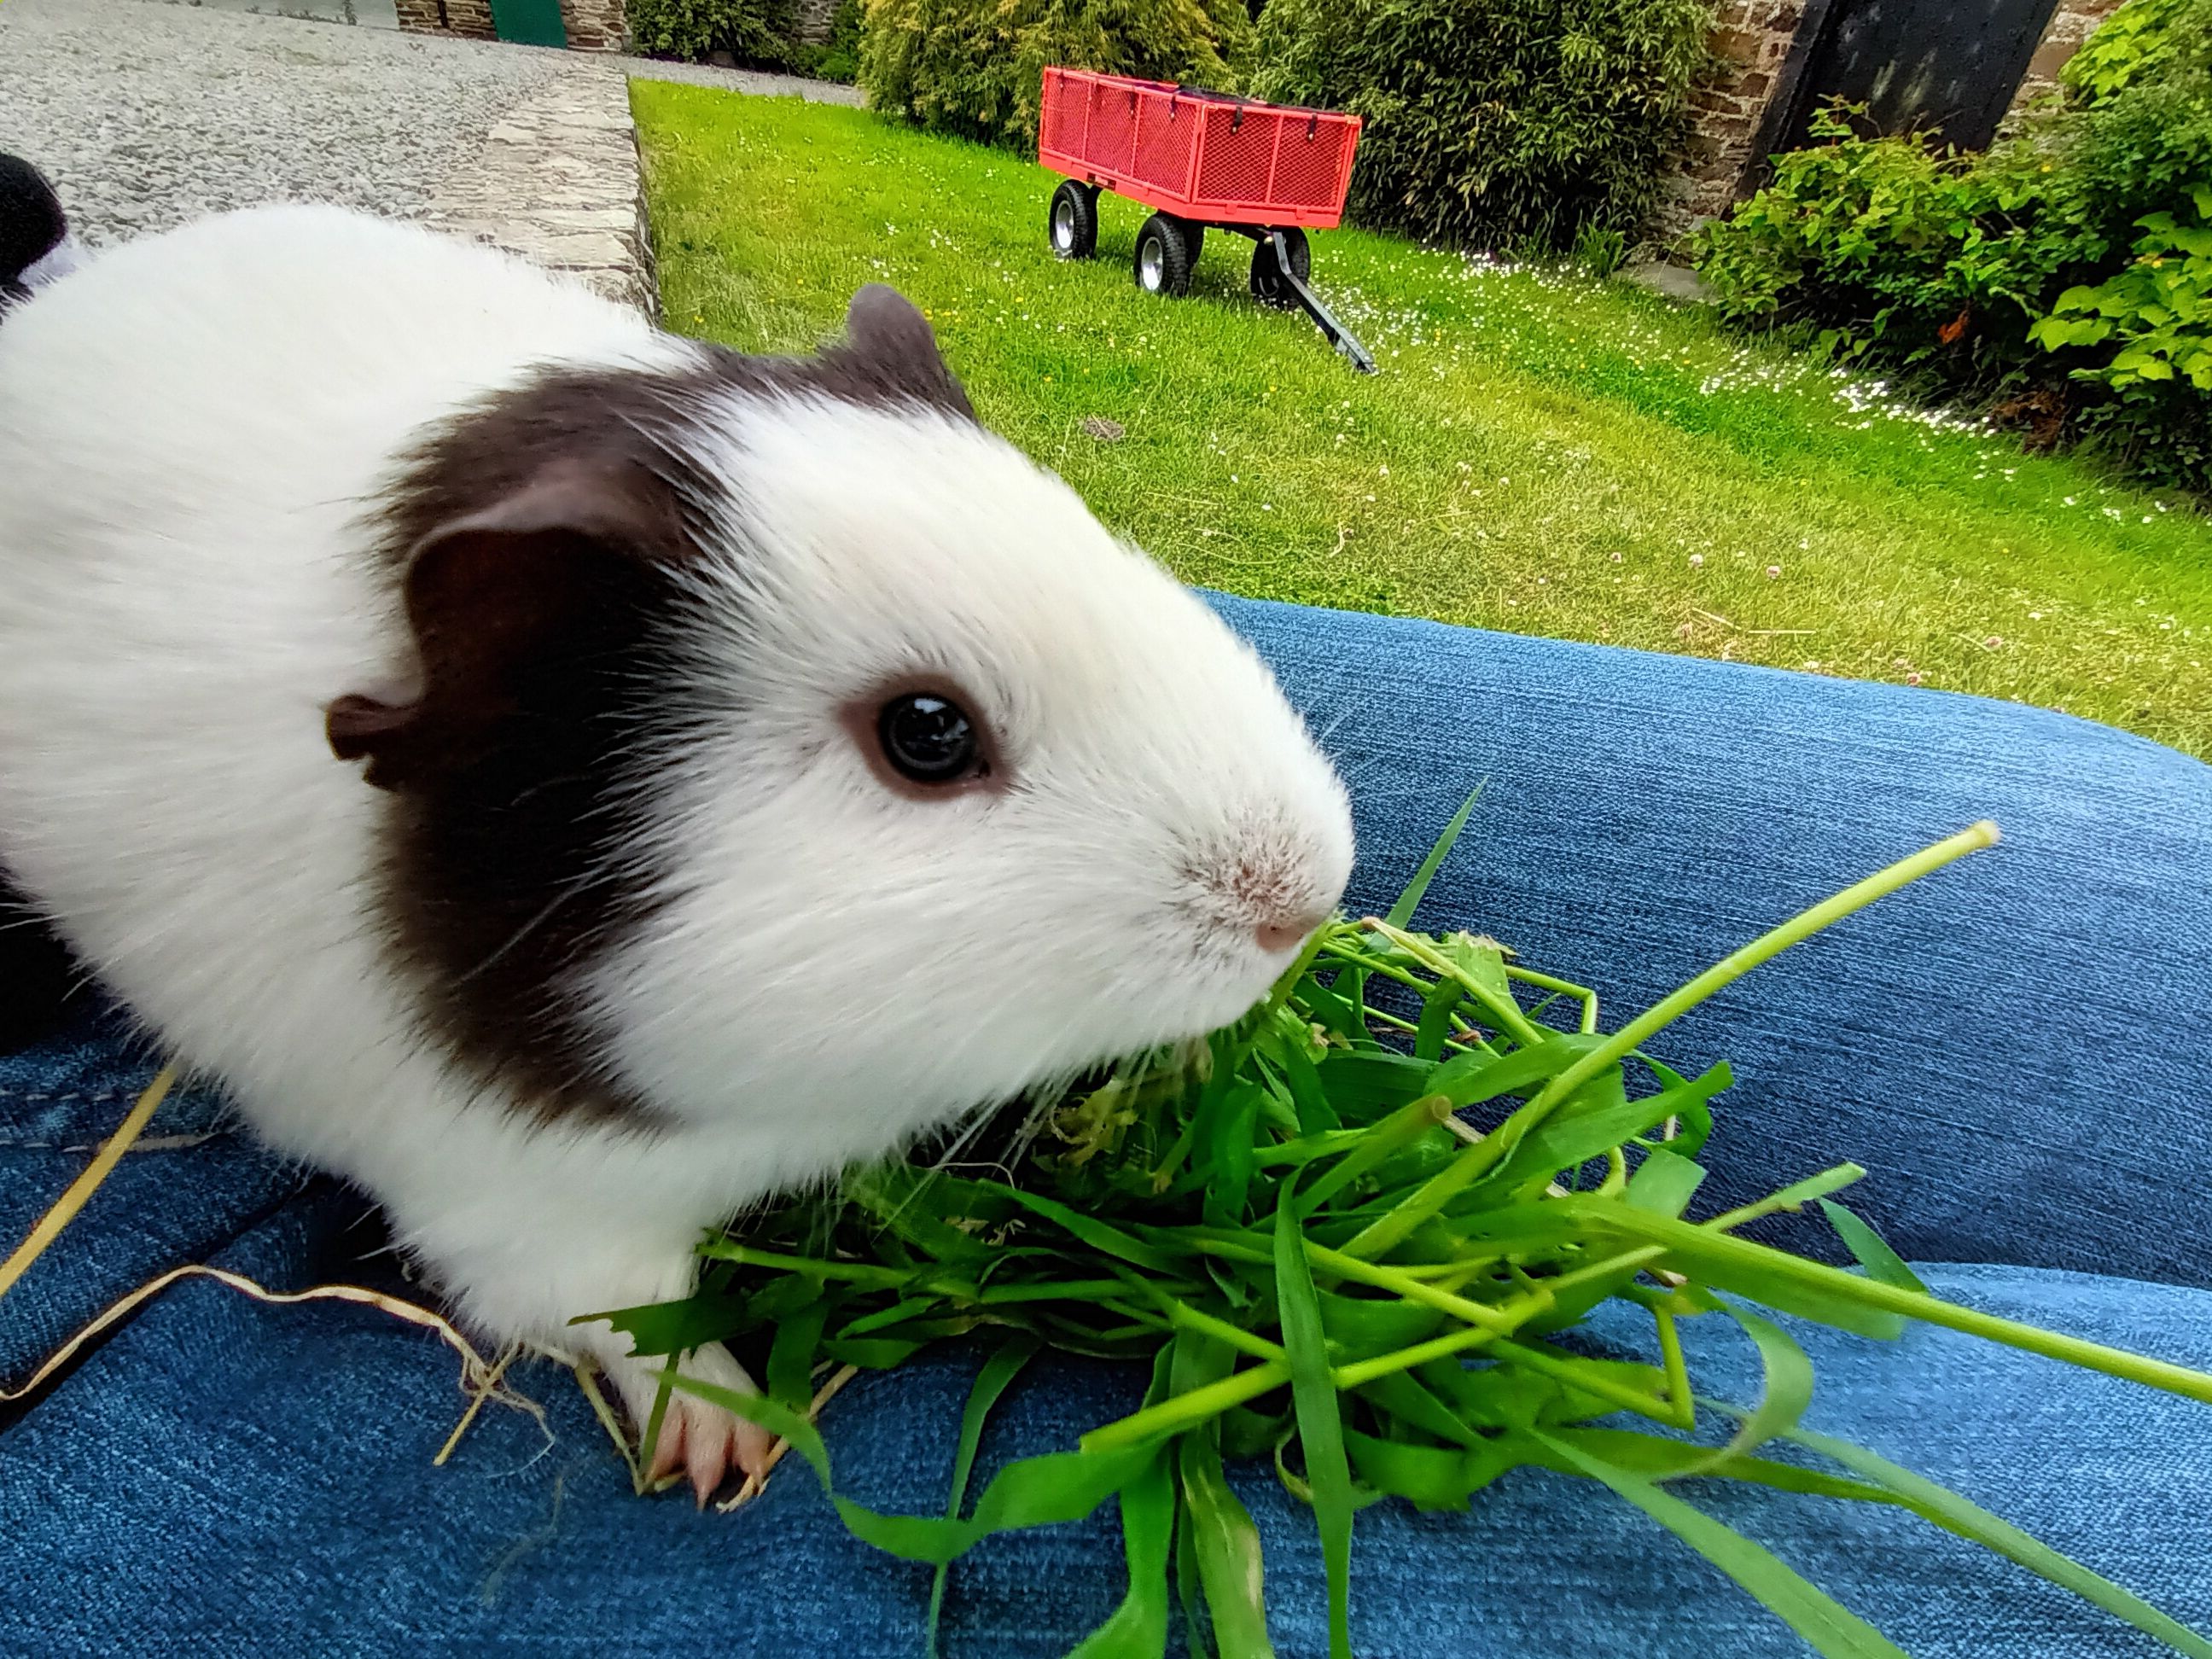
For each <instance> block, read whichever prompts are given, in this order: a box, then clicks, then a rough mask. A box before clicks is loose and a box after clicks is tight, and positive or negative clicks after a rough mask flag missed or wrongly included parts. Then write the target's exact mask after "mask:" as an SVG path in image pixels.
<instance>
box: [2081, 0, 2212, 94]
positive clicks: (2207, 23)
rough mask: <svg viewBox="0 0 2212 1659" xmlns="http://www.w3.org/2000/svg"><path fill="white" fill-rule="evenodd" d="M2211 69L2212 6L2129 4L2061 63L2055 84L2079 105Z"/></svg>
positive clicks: (2178, 1) (2194, 1)
mask: <svg viewBox="0 0 2212 1659" xmlns="http://www.w3.org/2000/svg"><path fill="white" fill-rule="evenodd" d="M2208 66H2212V6H2208V5H2207V4H2205V3H2204V0H2130V3H2129V4H2127V5H2124V6H2122V7H2121V8H2120V9H2118V11H2116V12H2114V13H2113V14H2112V15H2111V16H2110V17H2108V18H2106V20H2105V21H2104V24H2103V25H2102V27H2100V28H2099V29H2098V30H2097V32H2096V33H2094V34H2092V35H2091V36H2090V37H2089V38H2088V40H2087V41H2085V42H2084V43H2083V44H2082V46H2081V50H2080V51H2079V52H2075V54H2074V55H2073V56H2072V57H2071V58H2068V59H2067V60H2066V67H2065V68H2064V69H2063V70H2060V71H2059V73H2058V82H2059V84H2060V85H2061V86H2063V88H2065V89H2066V93H2067V95H2068V96H2069V98H2071V99H2072V100H2074V101H2075V102H2076V103H2079V104H2096V103H2102V102H2104V101H2105V100H2107V99H2109V98H2111V97H2112V96H2113V95H2114V94H2118V93H2121V92H2124V91H2126V90H2127V88H2129V87H2130V86H2133V85H2135V84H2136V82H2138V81H2146V82H2147V81H2149V80H2153V79H2154V78H2156V77H2158V76H2162V75H2166V74H2171V73H2173V72H2175V71H2181V72H2187V71H2188V70H2191V69H2194V70H2203V69H2205V68H2206V67H2208Z"/></svg>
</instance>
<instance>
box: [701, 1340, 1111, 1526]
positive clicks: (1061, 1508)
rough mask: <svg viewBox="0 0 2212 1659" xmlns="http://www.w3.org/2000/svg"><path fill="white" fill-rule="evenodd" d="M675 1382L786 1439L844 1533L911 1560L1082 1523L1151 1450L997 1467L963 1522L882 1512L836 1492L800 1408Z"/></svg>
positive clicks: (1059, 1455) (1047, 1457) (1052, 1455)
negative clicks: (1022, 1531)
mask: <svg viewBox="0 0 2212 1659" xmlns="http://www.w3.org/2000/svg"><path fill="white" fill-rule="evenodd" d="M676 1386H677V1387H678V1388H679V1389H683V1390H684V1392H685V1393H686V1394H690V1395H697V1396H698V1397H699V1398H700V1399H702V1400H705V1401H711V1402H712V1403H714V1405H717V1406H720V1407H722V1408H723V1410H725V1411H726V1412H729V1413H732V1415H734V1416H738V1417H742V1418H744V1419H745V1420H746V1421H748V1422H750V1423H757V1424H759V1425H761V1426H762V1427H763V1428H764V1429H766V1430H767V1431H769V1433H771V1434H775V1435H781V1437H783V1438H784V1439H786V1440H788V1441H789V1442H790V1443H791V1449H792V1450H793V1451H795V1452H797V1453H798V1454H799V1455H800V1456H801V1457H802V1458H804V1459H805V1460H806V1464H807V1467H808V1468H811V1469H812V1470H813V1471H814V1474H815V1478H816V1479H817V1480H819V1481H821V1483H822V1490H823V1492H827V1493H829V1501H830V1502H831V1503H832V1504H835V1505H836V1510H837V1514H838V1516H839V1517H840V1518H841V1519H842V1520H843V1522H845V1528H846V1530H847V1531H848V1532H850V1533H851V1534H853V1535H854V1537H855V1538H858V1539H859V1540H860V1541H861V1542H862V1543H864V1544H872V1545H873V1546H874V1547H876V1548H878V1549H879V1550H881V1551H883V1552H884V1553H885V1554H886V1555H896V1556H898V1557H899V1558H900V1559H902V1560H908V1561H928V1562H933V1563H934V1562H939V1561H951V1560H954V1559H957V1558H958V1557H959V1556H961V1555H963V1554H965V1553H967V1552H968V1551H969V1550H970V1549H973V1548H974V1547H975V1546H976V1545H977V1544H979V1543H981V1541H983V1540H984V1539H986V1538H988V1537H989V1536H990V1535H991V1534H993V1533H995V1532H1011V1531H1013V1530H1015V1529H1016V1528H1022V1527H1048V1526H1053V1525H1055V1524H1057V1523H1058V1522H1063V1521H1080V1520H1082V1519H1083V1518H1084V1517H1085V1516H1088V1515H1090V1514H1091V1512H1092V1511H1093V1510H1096V1509H1097V1507H1098V1506H1099V1505H1100V1504H1103V1503H1104V1502H1105V1501H1106V1500H1107V1499H1108V1498H1111V1497H1112V1496H1114V1494H1115V1493H1116V1492H1120V1491H1121V1490H1122V1489H1123V1488H1124V1487H1126V1486H1128V1484H1129V1483H1130V1482H1131V1481H1132V1480H1135V1479H1136V1478H1137V1477H1138V1476H1139V1475H1140V1474H1143V1473H1144V1472H1145V1469H1146V1466H1147V1465H1149V1464H1150V1463H1151V1462H1152V1458H1153V1455H1154V1450H1153V1449H1152V1447H1150V1446H1148V1445H1137V1446H1131V1447H1122V1448H1120V1449H1115V1450H1110V1451H1104V1452H1082V1451H1074V1452H1047V1453H1045V1454H1044V1455H1042V1456H1038V1457H1024V1458H1022V1459H1020V1460H1019V1461H1018V1462H1012V1463H1009V1464H1007V1465H1006V1468H1003V1469H1000V1471H999V1473H998V1474H996V1475H995V1476H994V1477H993V1479H992V1480H991V1484H990V1485H989V1486H986V1487H985V1488H984V1489H983V1495H982V1497H981V1498H979V1499H977V1500H976V1504H975V1510H974V1512H973V1513H972V1514H970V1515H969V1516H968V1518H967V1519H966V1520H964V1521H956V1520H952V1519H950V1518H948V1517H946V1516H940V1515H885V1514H884V1513H883V1512H882V1511H881V1510H872V1509H870V1508H868V1507H867V1506H866V1504H856V1503H854V1501H853V1500H852V1499H851V1498H843V1497H840V1496H839V1495H838V1493H837V1490H836V1484H835V1482H834V1480H832V1478H831V1474H830V1469H829V1449H828V1448H827V1447H826V1446H824V1445H823V1443H822V1436H821V1433H820V1431H817V1429H816V1428H815V1426H814V1425H812V1424H811V1423H810V1422H808V1421H807V1420H806V1419H805V1417H804V1416H803V1415H802V1414H800V1413H798V1412H795V1411H793V1410H792V1409H791V1408H790V1407H787V1406H780V1405H778V1404H777V1403H776V1402H775V1401H773V1400H770V1399H769V1398H768V1397H767V1396H766V1395H754V1394H739V1393H738V1392H737V1391H736V1390H735V1389H725V1388H721V1387H720V1386H718V1385H717V1384H714V1383H704V1382H702V1381H700V1380H699V1379H698V1378H696V1377H690V1376H681V1375H679V1376H678V1377H677V1378H676Z"/></svg>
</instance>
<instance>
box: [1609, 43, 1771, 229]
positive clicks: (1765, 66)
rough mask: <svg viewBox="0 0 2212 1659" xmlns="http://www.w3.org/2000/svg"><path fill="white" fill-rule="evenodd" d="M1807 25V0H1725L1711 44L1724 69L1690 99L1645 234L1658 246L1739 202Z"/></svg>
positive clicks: (1713, 75)
mask: <svg viewBox="0 0 2212 1659" xmlns="http://www.w3.org/2000/svg"><path fill="white" fill-rule="evenodd" d="M1804 18H1805V6H1804V0H1722V3H1721V4H1720V6H1719V7H1718V8H1717V10H1716V12H1715V15H1714V18H1713V32H1712V34H1711V38H1710V43H1711V46H1712V48H1713V52H1714V53H1715V55H1716V56H1717V57H1718V58H1720V60H1721V67H1720V69H1719V70H1717V71H1716V72H1714V73H1713V74H1712V75H1710V76H1707V77H1706V80H1705V83H1704V84H1703V85H1701V86H1700V87H1699V88H1698V90H1697V91H1696V92H1695V93H1693V94H1692V95H1691V99H1690V132H1689V137H1688V138H1687V139H1686V141H1685V143H1684V144H1683V147H1682V153H1681V155H1680V157H1679V158H1678V159H1677V161H1676V162H1675V164H1674V167H1673V168H1672V169H1671V170H1670V171H1669V173H1668V176H1667V177H1666V178H1665V179H1662V181H1661V183H1660V194H1659V204H1658V206H1657V207H1656V209H1655V210H1653V213H1652V216H1651V222H1650V225H1649V226H1648V227H1647V228H1646V234H1647V235H1649V236H1650V239H1651V240H1653V241H1655V242H1656V243H1659V244H1660V245H1662V246H1666V245H1668V244H1669V243H1672V242H1674V241H1676V240H1680V237H1681V236H1682V235H1683V234H1684V233H1685V232H1686V231H1688V230H1690V229H1692V228H1693V227H1694V226H1695V225H1696V224H1697V223H1698V222H1699V220H1701V219H1707V218H1711V216H1714V215H1715V214H1718V213H1725V212H1727V211H1728V209H1729V204H1730V203H1732V202H1734V201H1735V195H1736V187H1737V185H1738V184H1739V183H1740V182H1741V179H1742V178H1743V175H1744V171H1745V169H1746V168H1747V167H1749V165H1750V164H1751V160H1752V146H1753V143H1754V141H1755V140H1756V139H1757V137H1758V136H1759V123H1760V122H1761V121H1762V120H1764V119H1765V116H1766V106H1767V105H1768V104H1769V103H1770V102H1771V100H1773V97H1774V94H1775V91H1776V89H1777V87H1778V82H1779V81H1780V78H1781V73H1782V66H1783V61H1784V59H1785V58H1788V57H1789V55H1790V45H1791V43H1792V42H1793V41H1795V40H1796V38H1797V30H1798V27H1799V25H1801V24H1802V22H1803V21H1804Z"/></svg>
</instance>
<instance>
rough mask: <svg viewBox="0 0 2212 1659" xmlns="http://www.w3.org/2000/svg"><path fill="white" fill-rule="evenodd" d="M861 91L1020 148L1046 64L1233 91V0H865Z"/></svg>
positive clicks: (1241, 33) (1239, 40)
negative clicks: (1106, 71) (1064, 65)
mask: <svg viewBox="0 0 2212 1659" xmlns="http://www.w3.org/2000/svg"><path fill="white" fill-rule="evenodd" d="M1252 44H1253V33H1252V22H1251V19H1250V17H1249V15H1247V14H1246V11H1245V7H1244V0H866V25H865V27H864V28H863V30H862V33H861V44H860V85H861V86H862V87H863V88H866V91H867V94H868V101H869V102H870V103H871V104H872V105H873V106H875V107H876V108H878V109H879V110H882V111H884V112H888V113H891V114H896V115H900V116H903V117H904V118H907V119H908V120H910V121H913V122H915V123H916V124H917V125H921V126H924V127H927V128H930V129H932V130H933V131H940V132H951V133H957V134H958V135H960V136H961V137H969V138H977V139H981V140H982V141H984V142H985V143H995V144H1003V145H1006V146H1007V147H1009V148H1011V149H1027V148H1030V146H1033V145H1034V144H1035V143H1036V123H1037V96H1038V91H1039V88H1040V87H1041V85H1042V79H1043V71H1044V68H1045V65H1046V64H1066V65H1068V66H1070V67H1073V68H1076V69H1092V70H1109V71H1111V72H1113V73H1115V74H1117V75H1137V76H1145V77H1146V78H1147V79H1151V80H1158V81H1178V82H1188V83H1190V84H1193V85H1198V86H1205V87H1210V88H1213V89H1215V90H1217V91H1234V90H1236V89H1237V88H1238V87H1239V86H1240V85H1241V84H1242V82H1243V77H1244V76H1245V75H1246V74H1247V73H1249V70H1250V68H1251V62H1252Z"/></svg>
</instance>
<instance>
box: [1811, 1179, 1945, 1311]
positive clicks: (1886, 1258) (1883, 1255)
mask: <svg viewBox="0 0 2212 1659" xmlns="http://www.w3.org/2000/svg"><path fill="white" fill-rule="evenodd" d="M1820 1212H1821V1213H1822V1214H1823V1215H1825V1216H1826V1217H1827V1218H1828V1225H1830V1226H1831V1227H1833V1228H1834V1229H1835V1230H1836V1237H1838V1238H1840V1239H1842V1240H1843V1241H1844V1249H1847V1250H1849V1251H1850V1253H1851V1254H1852V1255H1854V1256H1855V1257H1857V1260H1858V1264H1859V1266H1860V1267H1864V1268H1865V1269H1866V1270H1867V1274H1868V1276H1869V1278H1872V1279H1880V1280H1881V1282H1882V1283H1883V1284H1885V1285H1896V1286H1897V1287H1898V1288H1899V1290H1904V1291H1919V1292H1920V1293H1921V1294H1922V1295H1923V1296H1925V1295H1927V1294H1928V1286H1927V1285H1923V1283H1921V1280H1920V1275H1919V1274H1917V1273H1914V1272H1913V1271H1912V1269H1911V1268H1910V1267H1906V1266H1905V1258H1904V1257H1903V1256H1901V1255H1898V1253H1897V1252H1896V1251H1895V1250H1893V1249H1890V1248H1889V1241H1888V1240H1887V1239H1886V1238H1884V1237H1882V1236H1881V1234H1880V1233H1878V1232H1876V1231H1875V1230H1874V1229H1873V1228H1872V1227H1870V1226H1869V1225H1867V1224H1866V1223H1865V1222H1864V1221H1863V1220H1862V1219H1861V1218H1859V1217H1857V1216H1856V1215H1854V1214H1853V1213H1852V1212H1850V1211H1849V1210H1847V1209H1845V1208H1844V1206H1842V1205H1840V1204H1838V1203H1837V1202H1836V1201H1835V1200H1833V1199H1827V1198H1824V1199H1822V1200H1820Z"/></svg>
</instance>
